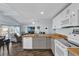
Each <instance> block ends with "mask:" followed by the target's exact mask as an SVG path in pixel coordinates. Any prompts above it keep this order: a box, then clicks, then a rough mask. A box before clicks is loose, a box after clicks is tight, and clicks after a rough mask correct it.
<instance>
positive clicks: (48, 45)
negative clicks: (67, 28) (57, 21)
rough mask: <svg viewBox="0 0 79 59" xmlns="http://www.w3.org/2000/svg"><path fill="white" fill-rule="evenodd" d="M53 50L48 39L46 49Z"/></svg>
mask: <svg viewBox="0 0 79 59" xmlns="http://www.w3.org/2000/svg"><path fill="white" fill-rule="evenodd" d="M50 48H51V39H49V38H47V39H46V49H50Z"/></svg>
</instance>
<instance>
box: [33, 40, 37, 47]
mask: <svg viewBox="0 0 79 59" xmlns="http://www.w3.org/2000/svg"><path fill="white" fill-rule="evenodd" d="M33 49H38V39H33Z"/></svg>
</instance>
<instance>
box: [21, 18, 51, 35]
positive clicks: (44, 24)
mask: <svg viewBox="0 0 79 59" xmlns="http://www.w3.org/2000/svg"><path fill="white" fill-rule="evenodd" d="M28 26H35V33H39V30H38V29H37V26H40V27H41V28H40V31H42V32H46V33H47V34H49V33H52V20H50V19H49V20H48V19H43V20H38V21H35V24H34V25H33V24H32V23H30V24H27V25H21V32H24V31H26V30H27V27H28ZM46 27H47V28H48V29H47V30H46V29H45V28H46ZM26 32H27V31H26Z"/></svg>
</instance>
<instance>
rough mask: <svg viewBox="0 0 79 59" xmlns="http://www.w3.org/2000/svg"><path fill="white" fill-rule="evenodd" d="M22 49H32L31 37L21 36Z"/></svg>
mask: <svg viewBox="0 0 79 59" xmlns="http://www.w3.org/2000/svg"><path fill="white" fill-rule="evenodd" d="M23 49H32V37H24V38H23Z"/></svg>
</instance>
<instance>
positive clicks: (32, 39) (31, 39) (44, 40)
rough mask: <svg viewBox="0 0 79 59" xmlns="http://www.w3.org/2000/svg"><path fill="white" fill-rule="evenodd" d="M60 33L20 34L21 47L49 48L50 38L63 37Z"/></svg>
mask: <svg viewBox="0 0 79 59" xmlns="http://www.w3.org/2000/svg"><path fill="white" fill-rule="evenodd" d="M65 38H66V36H64V35H60V34H28V35H23V36H22V41H23V49H51V46H52V45H51V40H52V39H65Z"/></svg>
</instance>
